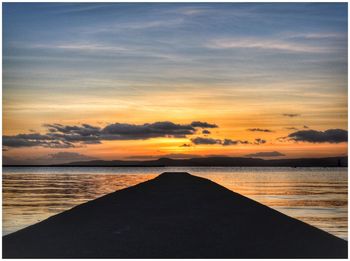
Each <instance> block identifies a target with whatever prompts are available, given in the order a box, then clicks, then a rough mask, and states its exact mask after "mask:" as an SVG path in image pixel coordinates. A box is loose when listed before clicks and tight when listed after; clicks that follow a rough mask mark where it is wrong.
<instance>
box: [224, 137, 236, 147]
mask: <svg viewBox="0 0 350 261" xmlns="http://www.w3.org/2000/svg"><path fill="white" fill-rule="evenodd" d="M238 143H240V141H239V140H231V139H224V140H223V141H222V146H230V145H237V144H238Z"/></svg>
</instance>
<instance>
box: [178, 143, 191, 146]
mask: <svg viewBox="0 0 350 261" xmlns="http://www.w3.org/2000/svg"><path fill="white" fill-rule="evenodd" d="M180 147H192V145H191V144H186V143H184V144H182V145H181V146H180Z"/></svg>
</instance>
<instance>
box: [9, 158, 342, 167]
mask: <svg viewBox="0 0 350 261" xmlns="http://www.w3.org/2000/svg"><path fill="white" fill-rule="evenodd" d="M4 166H10V165H4ZM31 166H34V165H31ZM35 166H37V165H35ZM45 166H47V165H45ZM50 166H91V167H92V166H96V167H102V166H103V167H164V166H167V167H194V166H195V167H199V166H203V167H347V166H348V157H329V158H300V159H273V160H264V159H257V158H238V157H203V158H191V159H170V158H160V159H157V160H147V161H123V160H112V161H105V160H92V161H79V162H70V163H65V164H60V165H50Z"/></svg>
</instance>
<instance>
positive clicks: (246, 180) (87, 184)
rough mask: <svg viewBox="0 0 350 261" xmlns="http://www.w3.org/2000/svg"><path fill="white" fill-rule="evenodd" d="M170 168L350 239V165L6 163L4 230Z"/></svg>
mask: <svg viewBox="0 0 350 261" xmlns="http://www.w3.org/2000/svg"><path fill="white" fill-rule="evenodd" d="M164 171H188V172H190V173H192V174H194V175H198V176H203V177H205V178H209V179H211V180H213V181H214V182H217V183H219V184H221V185H223V186H225V187H227V188H228V189H231V190H233V191H235V192H237V193H240V194H243V195H245V196H247V197H250V198H252V199H254V200H257V201H259V202H261V203H263V204H265V205H268V206H270V207H272V208H275V209H277V210H278V211H281V212H283V213H285V214H287V215H289V216H292V217H296V218H298V219H300V220H303V221H304V222H306V223H309V224H312V225H314V226H317V227H319V228H321V229H323V230H326V231H328V232H330V233H333V234H335V235H337V236H339V237H342V238H347V191H348V188H347V169H346V168H329V169H328V168H305V169H302V168H301V169H292V168H3V234H7V233H10V232H13V231H16V230H18V229H20V228H23V227H26V226H28V225H31V224H34V223H36V222H38V221H41V220H43V219H45V218H47V217H49V216H51V215H54V214H56V213H59V212H62V211H64V210H67V209H69V208H72V207H74V206H76V205H78V204H81V203H83V202H86V201H89V200H92V199H95V198H97V197H100V196H102V195H104V194H107V193H110V192H113V191H115V190H119V189H122V188H125V187H128V186H132V185H135V184H138V183H140V182H144V181H146V180H149V179H152V178H154V177H155V176H157V175H158V174H159V173H162V172H164Z"/></svg>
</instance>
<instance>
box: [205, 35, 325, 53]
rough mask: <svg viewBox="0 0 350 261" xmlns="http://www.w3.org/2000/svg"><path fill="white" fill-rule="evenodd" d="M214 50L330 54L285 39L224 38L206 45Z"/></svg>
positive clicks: (318, 48)
mask: <svg viewBox="0 0 350 261" xmlns="http://www.w3.org/2000/svg"><path fill="white" fill-rule="evenodd" d="M205 46H206V47H208V48H213V49H235V48H237V49H238V48H239V49H256V50H275V51H280V52H291V53H324V52H329V51H330V50H329V48H327V47H323V46H315V45H309V44H304V43H297V42H292V41H287V40H284V39H264V38H223V39H215V40H212V41H209V43H207V44H206V45H205Z"/></svg>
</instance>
